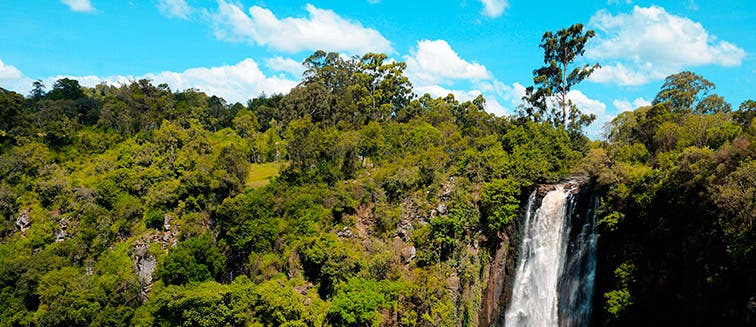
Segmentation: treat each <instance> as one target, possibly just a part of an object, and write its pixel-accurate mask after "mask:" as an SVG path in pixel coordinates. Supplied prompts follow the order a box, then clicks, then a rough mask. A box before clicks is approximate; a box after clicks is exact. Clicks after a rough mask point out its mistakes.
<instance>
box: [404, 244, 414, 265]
mask: <svg viewBox="0 0 756 327" xmlns="http://www.w3.org/2000/svg"><path fill="white" fill-rule="evenodd" d="M400 255H401V256H402V262H403V263H405V264H407V263H410V262H411V261H412V260H413V259H415V258H416V257H417V249H415V247H414V246H412V245H409V246H407V247H405V248H403V249H402V250H401V253H400Z"/></svg>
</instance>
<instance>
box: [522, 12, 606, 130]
mask: <svg viewBox="0 0 756 327" xmlns="http://www.w3.org/2000/svg"><path fill="white" fill-rule="evenodd" d="M594 35H595V32H594V31H592V30H588V31H585V32H584V31H583V24H575V25H572V26H570V27H569V28H566V29H561V30H559V31H557V32H556V33H552V32H550V31H549V32H546V33H544V34H543V37H542V38H541V44H540V47H541V48H542V49H543V63H544V66H543V67H541V68H538V69H536V70H534V71H533V83H534V84H535V85H534V86H530V87H528V88H527V89H526V90H525V96H524V97H523V100H525V103H526V104H525V105H524V106H523V108H522V109H521V113H520V114H521V115H524V116H527V117H528V118H530V119H532V120H534V121H549V122H551V123H552V124H554V126H561V127H563V128H564V127H568V126H567V121H568V120H569V121H570V126H569V127H571V128H577V129H579V128H580V127H581V126H582V125H587V124H590V123H591V122H592V121H593V120H594V119H595V116H594V115H584V114H582V113H580V110H579V109H578V108H577V107H576V106H575V105H574V104H573V103H572V101H571V100H570V99H568V98H567V93H569V91H570V89H571V88H572V87H573V86H575V85H576V84H578V83H580V82H581V81H583V80H584V79H586V78H587V77H588V76H590V75H591V73H593V71H594V70H596V69H597V68H599V67H600V66H599V64H593V65H590V64H585V65H582V66H580V65H578V66H576V67H573V66H574V64H575V59H576V58H577V57H578V56H582V55H583V53H584V52H585V44H586V42H588V40H589V39H590V38H592V37H593V36H594Z"/></svg>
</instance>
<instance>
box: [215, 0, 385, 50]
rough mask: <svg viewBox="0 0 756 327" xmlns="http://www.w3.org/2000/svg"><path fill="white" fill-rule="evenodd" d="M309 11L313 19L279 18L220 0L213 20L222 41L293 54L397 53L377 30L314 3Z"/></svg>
mask: <svg viewBox="0 0 756 327" xmlns="http://www.w3.org/2000/svg"><path fill="white" fill-rule="evenodd" d="M305 10H306V11H307V13H308V14H309V18H294V17H287V18H282V19H279V18H277V17H276V16H275V15H274V14H273V12H271V11H270V10H268V9H265V8H263V7H259V6H252V7H250V8H249V15H248V14H247V13H245V12H244V11H243V10H242V9H241V8H240V7H239V5H236V4H232V3H228V2H226V1H224V0H218V12H217V13H215V14H214V15H213V16H212V21H213V24H214V28H215V35H216V37H218V38H219V39H222V40H227V41H234V42H249V43H252V44H259V45H265V46H269V47H271V48H273V49H275V50H279V51H284V52H290V53H295V52H299V51H303V50H309V51H314V50H319V49H322V50H326V51H336V52H349V53H352V54H362V53H367V52H383V53H391V52H392V51H393V50H392V48H391V42H389V41H388V40H387V39H386V38H384V37H383V36H382V35H381V33H379V32H378V31H377V30H375V29H372V28H366V27H364V26H362V24H360V23H359V22H356V21H352V20H349V19H346V18H342V17H341V16H339V15H338V14H336V13H335V12H333V11H331V10H325V9H319V8H316V7H315V6H313V5H311V4H308V5H307V6H305Z"/></svg>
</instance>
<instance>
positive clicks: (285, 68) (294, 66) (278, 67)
mask: <svg viewBox="0 0 756 327" xmlns="http://www.w3.org/2000/svg"><path fill="white" fill-rule="evenodd" d="M265 64H266V65H267V66H268V67H270V69H272V70H274V71H277V72H286V73H289V74H291V75H293V76H296V77H300V76H302V73H303V72H304V71H305V67H304V66H303V65H302V63H301V62H299V61H296V60H294V59H291V58H283V57H280V56H279V57H273V58H268V59H267V60H265Z"/></svg>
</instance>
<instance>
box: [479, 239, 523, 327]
mask: <svg viewBox="0 0 756 327" xmlns="http://www.w3.org/2000/svg"><path fill="white" fill-rule="evenodd" d="M513 232H514V228H512V229H511V230H509V231H507V232H506V233H503V234H502V237H503V239H502V240H501V241H500V242H499V243H498V245H497V247H496V252H495V253H494V256H493V260H491V263H490V264H489V265H488V267H486V272H485V275H484V280H483V285H485V290H484V291H483V302H482V303H481V307H480V312H479V314H478V320H479V322H478V323H479V326H481V327H486V326H497V325H499V323H500V321H501V313H502V312H503V311H504V309H505V308H506V304H507V303H509V300H510V299H511V297H512V294H511V289H512V288H511V287H510V286H511V283H512V279H513V278H514V268H515V259H516V258H517V252H516V249H517V246H514V245H513V244H512V243H511V242H510V235H513Z"/></svg>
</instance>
